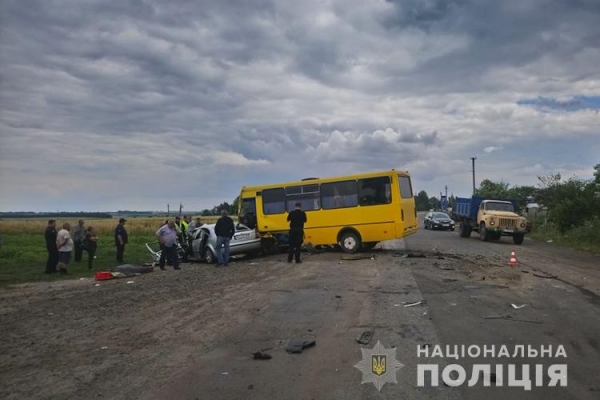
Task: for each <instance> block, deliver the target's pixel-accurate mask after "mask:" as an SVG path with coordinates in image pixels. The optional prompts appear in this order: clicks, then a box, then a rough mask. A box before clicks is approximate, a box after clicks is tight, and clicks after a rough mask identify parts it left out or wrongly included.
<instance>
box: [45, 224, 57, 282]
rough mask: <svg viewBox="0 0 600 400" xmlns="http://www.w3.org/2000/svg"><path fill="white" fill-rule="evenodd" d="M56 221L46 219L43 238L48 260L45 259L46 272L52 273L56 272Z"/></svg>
mask: <svg viewBox="0 0 600 400" xmlns="http://www.w3.org/2000/svg"><path fill="white" fill-rule="evenodd" d="M56 234H57V232H56V221H55V220H53V219H51V220H49V221H48V226H47V227H46V232H45V233H44V238H45V239H46V250H47V251H48V261H46V271H45V272H46V273H47V274H52V273H54V272H56V264H58V247H56Z"/></svg>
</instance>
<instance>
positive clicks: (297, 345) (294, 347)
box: [285, 339, 317, 354]
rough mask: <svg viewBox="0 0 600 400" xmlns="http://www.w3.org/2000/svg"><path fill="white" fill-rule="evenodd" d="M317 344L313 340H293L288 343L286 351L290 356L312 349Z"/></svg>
mask: <svg viewBox="0 0 600 400" xmlns="http://www.w3.org/2000/svg"><path fill="white" fill-rule="evenodd" d="M315 344H317V342H316V341H314V340H312V339H292V340H290V341H289V342H288V344H287V346H286V348H285V351H287V352H288V353H290V354H294V353H302V350H304V349H306V348H308V347H312V346H314V345H315Z"/></svg>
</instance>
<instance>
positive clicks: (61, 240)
mask: <svg viewBox="0 0 600 400" xmlns="http://www.w3.org/2000/svg"><path fill="white" fill-rule="evenodd" d="M126 221H127V220H126V219H125V218H121V219H119V224H118V225H117V227H116V228H115V247H116V249H117V262H123V255H124V252H125V245H126V244H127V242H128V235H127V230H126V229H125V222H126ZM44 237H45V241H46V250H47V251H48V260H47V261H46V270H45V273H47V274H53V273H55V272H58V273H61V274H68V273H69V272H68V268H69V264H70V261H71V253H74V257H73V258H74V261H75V262H81V260H82V256H83V252H84V251H86V252H87V253H88V260H87V261H88V269H89V270H92V269H93V268H94V267H93V263H94V259H95V258H96V250H97V249H98V240H99V238H98V235H97V234H96V230H95V229H94V227H93V226H89V227H86V226H85V221H84V220H82V219H80V220H79V221H78V222H77V225H76V226H75V227H74V228H73V235H72V236H71V224H70V223H68V222H65V223H64V224H63V225H62V229H60V230H58V231H57V229H56V220H53V219H51V220H48V226H47V227H46V231H45V233H44Z"/></svg>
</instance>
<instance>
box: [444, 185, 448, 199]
mask: <svg viewBox="0 0 600 400" xmlns="http://www.w3.org/2000/svg"><path fill="white" fill-rule="evenodd" d="M444 189H445V190H446V198H447V197H448V185H446V186H444Z"/></svg>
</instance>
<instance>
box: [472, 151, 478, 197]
mask: <svg viewBox="0 0 600 400" xmlns="http://www.w3.org/2000/svg"><path fill="white" fill-rule="evenodd" d="M475 160H477V157H471V162H472V163H473V196H475Z"/></svg>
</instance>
